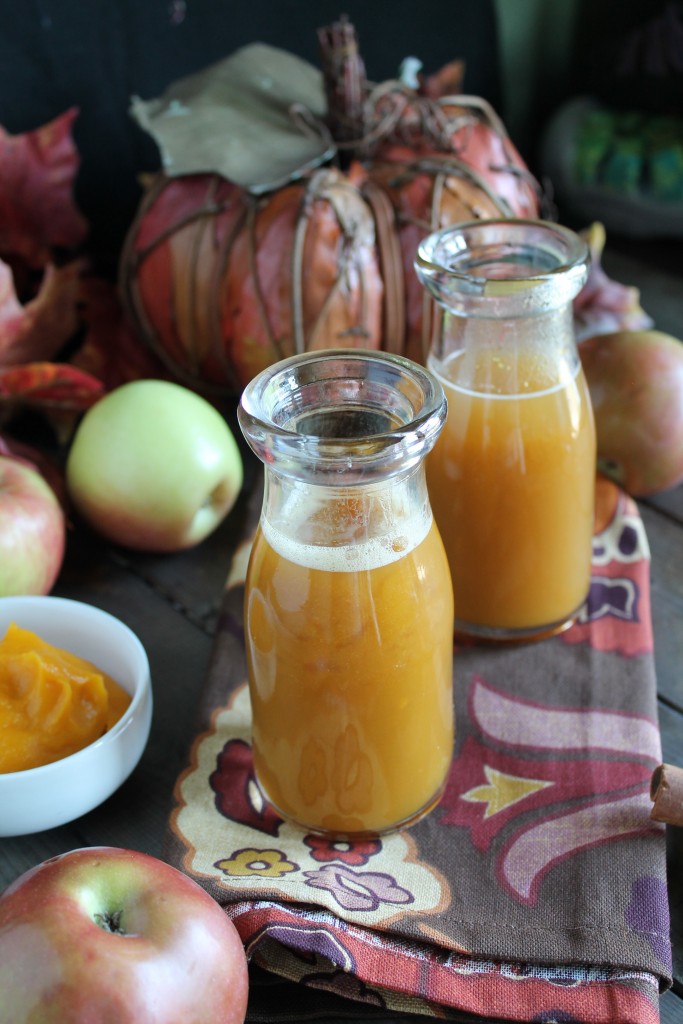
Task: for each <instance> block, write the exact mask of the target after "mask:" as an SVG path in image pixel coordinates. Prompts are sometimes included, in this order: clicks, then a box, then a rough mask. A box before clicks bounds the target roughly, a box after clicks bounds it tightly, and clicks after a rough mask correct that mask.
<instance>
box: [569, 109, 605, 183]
mask: <svg viewBox="0 0 683 1024" xmlns="http://www.w3.org/2000/svg"><path fill="white" fill-rule="evenodd" d="M613 138H614V116H613V115H612V114H611V113H609V112H608V111H606V110H591V111H589V113H588V114H587V115H586V117H585V118H584V120H583V122H582V124H581V128H580V131H579V135H578V138H577V140H576V153H575V167H574V169H575V172H576V180H577V182H578V183H579V184H581V185H593V184H597V182H598V181H599V179H600V170H601V164H602V162H603V160H604V159H605V157H606V156H607V155H608V153H609V151H610V147H611V145H612V141H613Z"/></svg>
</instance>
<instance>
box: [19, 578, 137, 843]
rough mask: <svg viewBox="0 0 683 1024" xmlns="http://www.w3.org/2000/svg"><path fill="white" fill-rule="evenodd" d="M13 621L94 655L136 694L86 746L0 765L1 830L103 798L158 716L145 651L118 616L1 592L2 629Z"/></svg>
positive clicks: (69, 815)
mask: <svg viewBox="0 0 683 1024" xmlns="http://www.w3.org/2000/svg"><path fill="white" fill-rule="evenodd" d="M12 622H15V623H16V624H17V625H18V626H20V627H21V628H23V629H30V630H33V632H34V633H37V634H38V636H40V637H41V638H42V639H43V640H47V641H48V643H51V644H54V645H55V646H56V647H61V648H63V649H64V650H67V651H71V653H72V654H76V655H78V656H79V657H81V658H85V659H87V660H88V661H91V662H92V663H93V664H94V665H96V666H97V667H98V668H99V669H101V670H102V671H103V672H106V673H107V674H108V675H110V676H111V677H112V679H114V680H115V681H116V682H117V683H119V684H120V685H121V686H122V687H124V689H126V690H127V691H128V693H130V694H131V697H132V700H131V703H130V705H129V707H128V708H127V710H126V712H125V714H124V715H123V716H122V718H120V719H119V721H118V722H117V723H116V725H115V726H114V727H113V728H112V729H110V730H109V731H108V732H106V733H105V734H104V735H103V736H101V737H100V738H99V739H98V740H95V742H94V743H91V744H90V745H89V746H87V747H84V749H83V750H79V751H78V752H77V753H75V754H71V755H70V756H69V757H64V758H62V759H61V760H60V761H54V762H53V763H52V764H46V765H42V766H41V767H39V768H31V769H28V770H26V771H22V772H7V773H1V772H0V836H18V835H28V834H30V833H32V832H41V831H43V829H48V828H55V827H56V826H57V825H64V824H65V823H66V822H69V821H73V820H74V819H75V818H78V817H80V816H81V815H82V814H85V813H86V812H87V811H90V810H92V809H93V807H97V806H98V805H99V804H101V803H102V802H103V801H104V800H106V799H107V797H109V796H111V794H112V793H113V792H114V791H115V790H116V789H118V787H119V786H120V785H121V783H122V782H124V781H125V779H127V778H128V776H129V775H130V773H131V772H132V771H133V768H135V766H136V764H137V763H138V761H139V760H140V757H141V755H142V752H143V750H144V749H145V745H146V743H147V739H148V737H149V730H150V725H151V721H152V685H151V680H150V672H149V662H148V660H147V654H146V653H145V649H144V647H143V646H142V644H141V643H140V641H139V640H138V638H137V637H136V636H135V634H134V633H133V632H132V631H131V630H130V629H129V628H128V626H126V625H124V623H123V622H121V621H119V619H116V618H114V616H113V615H109V613H108V612H104V611H101V610H100V609H99V608H95V607H94V606H93V605H89V604H83V603H81V602H79V601H70V600H67V599H65V598H61V597H50V596H48V597H2V598H0V637H3V636H4V635H5V631H6V629H7V627H8V626H9V625H10V624H11V623H12Z"/></svg>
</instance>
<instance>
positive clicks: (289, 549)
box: [238, 350, 454, 838]
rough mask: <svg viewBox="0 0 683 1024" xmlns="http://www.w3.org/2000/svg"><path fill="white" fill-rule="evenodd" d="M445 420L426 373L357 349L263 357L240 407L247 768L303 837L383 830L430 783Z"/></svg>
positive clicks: (448, 720)
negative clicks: (259, 482)
mask: <svg viewBox="0 0 683 1024" xmlns="http://www.w3.org/2000/svg"><path fill="white" fill-rule="evenodd" d="M445 413H446V403H445V397H444V393H443V389H442V387H441V385H440V384H439V383H438V381H437V380H436V379H435V378H434V377H433V376H432V375H431V374H430V373H429V372H428V371H426V370H425V369H424V368H422V367H420V366H418V365H417V364H415V363H412V362H410V361H409V360H406V359H402V358H400V357H395V356H389V355H386V354H383V353H376V352H361V351H357V350H339V351H337V350H328V351H323V352H316V353H308V354H305V355H301V356H295V357H293V358H291V359H287V360H284V361H283V362H280V363H277V364H276V365H275V366H272V367H271V368H269V369H268V370H266V371H264V372H263V373H261V374H259V375H258V376H257V377H256V378H255V379H254V380H253V381H252V382H251V383H250V384H249V385H248V386H247V388H246V389H245V391H244V393H243V395H242V398H241V401H240V405H239V410H238V415H239V423H240V427H241V429H242V431H243V433H244V435H245V438H246V439H247V441H248V443H249V444H250V446H251V447H252V449H253V450H254V452H255V453H256V454H257V455H258V456H259V458H260V459H261V460H262V461H263V463H264V466H265V471H264V472H265V493H264V501H263V508H262V512H261V519H260V523H259V527H258V530H257V534H256V537H255V540H254V544H253V547H252V551H251V557H250V562H249V568H248V573H247V584H246V594H245V638H246V651H247V663H248V672H249V690H250V698H251V705H252V715H253V725H252V738H253V756H254V768H255V772H256V776H257V779H258V782H259V785H260V786H261V788H262V790H263V792H264V795H265V796H266V798H267V799H268V801H269V802H270V803H271V805H272V806H273V807H274V808H275V809H276V810H277V811H278V812H279V813H280V814H281V815H282V816H283V817H284V818H286V819H289V820H290V821H293V822H295V823H297V824H299V825H301V826H302V827H304V828H306V829H308V830H310V831H316V832H320V833H328V834H333V835H336V836H344V837H352V838H357V837H360V836H366V835H375V834H381V833H386V832H389V831H393V830H395V829H397V828H400V827H402V826H404V825H408V824H411V823H413V822H414V821H416V820H418V819H419V818H420V817H422V816H423V815H424V814H426V813H427V812H428V811H429V810H430V809H431V808H432V807H433V806H434V805H435V804H436V803H437V802H438V800H439V798H440V795H441V792H442V789H443V786H444V784H445V779H446V774H447V771H448V767H449V764H450V761H451V756H452V749H453V729H454V720H453V695H452V673H453V596H452V586H451V580H450V573H449V569H448V562H447V558H446V555H445V551H444V548H443V545H442V542H441V538H440V535H439V532H438V530H437V527H436V525H435V523H434V520H433V516H432V510H431V506H430V503H429V498H428V495H427V487H426V480H425V464H424V460H425V456H426V455H427V453H428V452H429V451H430V449H431V448H432V447H433V445H434V442H435V441H436V438H437V436H438V434H439V431H440V430H441V428H442V425H443V422H444V419H445Z"/></svg>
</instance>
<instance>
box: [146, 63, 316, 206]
mask: <svg viewBox="0 0 683 1024" xmlns="http://www.w3.org/2000/svg"><path fill="white" fill-rule="evenodd" d="M131 113H132V115H133V117H134V118H135V119H136V121H137V122H138V124H139V125H140V126H141V127H142V128H143V129H145V131H147V132H149V133H150V135H152V137H153V138H154V139H155V141H156V143H157V145H158V146H159V149H160V150H161V157H162V163H163V167H164V172H165V173H166V174H167V175H168V176H169V177H176V176H178V175H182V174H212V173H214V174H221V175H222V176H223V177H225V178H227V179H228V180H230V181H233V182H236V183H237V184H238V185H242V186H243V187H244V188H248V189H250V190H251V191H253V192H264V191H269V190H271V189H274V188H279V187H280V186H281V185H284V184H285V183H286V182H288V181H290V180H291V179H292V178H295V177H299V176H300V175H301V174H303V173H304V172H305V171H307V170H310V169H311V168H313V167H317V166H319V165H320V164H321V163H323V162H324V161H326V160H329V159H330V158H331V157H332V155H333V154H334V152H335V147H334V145H333V144H332V141H331V140H330V138H329V136H328V133H327V131H326V129H325V126H324V121H323V119H324V117H325V95H324V91H323V87H322V76H321V74H320V72H319V71H318V70H317V69H316V68H314V67H313V65H311V64H308V63H307V62H306V61H304V60H301V58H299V57H295V56H294V55H293V54H290V53H287V52H286V51H285V50H280V49H277V48H275V47H272V46H267V45H265V44H263V43H253V44H251V45H249V46H244V47H242V48H241V49H239V50H237V51H236V52H235V53H233V54H232V55H231V56H229V57H227V58H226V59H225V60H222V61H219V62H218V63H216V64H213V65H211V66H210V67H208V68H206V69H205V70H203V71H200V72H197V73H196V74H193V75H188V76H187V77H186V78H182V79H180V80H179V81H177V82H174V83H172V84H171V85H170V86H169V87H168V89H167V90H166V91H165V92H164V94H163V95H162V96H160V97H159V98H158V99H153V100H149V101H145V100H142V99H140V98H139V97H137V96H134V97H133V98H132V104H131Z"/></svg>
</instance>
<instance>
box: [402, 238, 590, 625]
mask: <svg viewBox="0 0 683 1024" xmlns="http://www.w3.org/2000/svg"><path fill="white" fill-rule="evenodd" d="M588 261H589V255H588V249H587V246H586V245H585V244H584V242H583V241H582V240H581V239H580V238H579V237H578V236H577V235H576V234H574V233H573V232H572V231H569V230H568V229H566V228H564V227H561V226H559V225H557V224H552V223H549V222H544V221H524V220H503V221H493V220H491V221H475V222H472V223H463V224H456V225H453V226H451V227H448V228H446V229H444V230H441V231H438V232H436V233H435V234H433V235H430V236H429V237H428V238H427V239H425V240H424V241H423V242H422V244H421V245H420V246H419V248H418V253H417V258H416V263H415V267H416V271H417V273H418V276H419V277H420V279H421V281H422V282H423V284H424V285H425V287H426V289H427V290H428V292H429V293H431V295H432V296H433V297H434V298H435V299H436V301H437V304H438V305H437V307H436V314H435V327H434V333H433V338H432V347H431V352H430V355H429V359H428V366H429V368H430V369H431V371H432V372H433V373H434V374H435V375H436V376H437V377H438V379H439V380H440V381H441V383H442V385H443V387H444V390H445V392H446V395H447V398H448V417H447V422H446V425H445V428H444V430H443V432H442V434H441V437H440V438H439V441H438V443H437V445H436V447H435V450H434V452H433V453H432V455H431V456H430V457H429V459H428V467H427V478H428V483H429V492H430V498H431V502H432V507H433V509H434V515H435V518H436V521H437V523H438V525H439V529H440V531H441V534H442V537H443V540H444V545H445V547H446V551H447V553H448V559H449V564H450V568H451V576H452V579H453V588H454V596H455V620H456V632H457V633H460V634H463V635H466V636H473V637H475V638H481V639H488V640H494V641H496V640H498V641H514V640H527V639H536V638H539V637H542V636H546V635H550V634H553V633H556V632H559V631H561V630H562V629H564V628H566V627H567V626H569V625H571V623H572V622H573V621H574V620H575V618H576V615H577V613H578V611H579V610H580V608H581V606H582V605H583V603H584V601H585V599H586V596H587V594H588V589H589V585H590V571H591V541H592V532H593V519H594V488H595V471H596V442H595V425H594V420H593V413H592V408H591V404H590V397H589V394H588V388H587V385H586V381H585V379H584V375H583V371H582V368H581V362H580V359H579V355H578V349H577V345H576V341H575V337H574V332H573V311H572V300H573V299H574V297H575V296H576V295H577V294H578V292H579V291H580V289H581V287H582V285H583V284H584V282H585V280H586V276H587V271H588Z"/></svg>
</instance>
